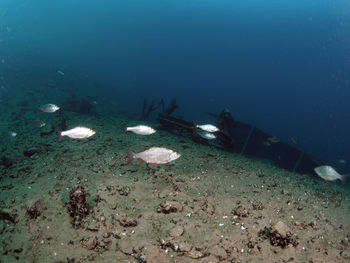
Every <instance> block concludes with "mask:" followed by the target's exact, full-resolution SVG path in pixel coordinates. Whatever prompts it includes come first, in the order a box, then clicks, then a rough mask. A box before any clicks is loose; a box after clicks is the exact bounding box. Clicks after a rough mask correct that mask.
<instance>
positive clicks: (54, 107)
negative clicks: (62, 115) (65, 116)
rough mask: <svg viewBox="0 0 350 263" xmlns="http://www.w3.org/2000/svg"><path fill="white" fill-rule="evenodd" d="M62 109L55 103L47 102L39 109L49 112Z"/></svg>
mask: <svg viewBox="0 0 350 263" xmlns="http://www.w3.org/2000/svg"><path fill="white" fill-rule="evenodd" d="M59 109H60V107H58V106H57V105H55V104H50V103H49V104H45V105H43V106H41V107H39V110H41V111H43V112H47V113H52V112H55V111H58V110H59Z"/></svg>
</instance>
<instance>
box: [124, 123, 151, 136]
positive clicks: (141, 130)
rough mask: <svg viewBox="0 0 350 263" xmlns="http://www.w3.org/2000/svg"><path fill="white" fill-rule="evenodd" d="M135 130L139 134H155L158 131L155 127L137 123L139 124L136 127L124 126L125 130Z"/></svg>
mask: <svg viewBox="0 0 350 263" xmlns="http://www.w3.org/2000/svg"><path fill="white" fill-rule="evenodd" d="M128 131H130V132H133V133H136V134H139V135H150V134H153V133H155V132H156V130H155V129H153V128H151V127H149V126H146V125H137V126H134V127H125V128H124V132H128Z"/></svg>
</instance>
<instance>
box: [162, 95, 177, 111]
mask: <svg viewBox="0 0 350 263" xmlns="http://www.w3.org/2000/svg"><path fill="white" fill-rule="evenodd" d="M177 108H179V105H177V104H176V98H173V99H172V100H171V101H170V104H169V106H168V107H167V108H166V110H165V111H163V112H164V113H166V114H168V115H170V114H172V113H173V112H174V110H176V109H177Z"/></svg>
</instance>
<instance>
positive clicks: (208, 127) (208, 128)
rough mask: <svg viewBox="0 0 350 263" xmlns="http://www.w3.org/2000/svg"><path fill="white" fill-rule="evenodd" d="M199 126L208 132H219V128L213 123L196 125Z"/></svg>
mask: <svg viewBox="0 0 350 263" xmlns="http://www.w3.org/2000/svg"><path fill="white" fill-rule="evenodd" d="M196 127H197V128H199V129H201V130H203V131H207V132H217V131H219V129H218V128H217V127H216V126H214V125H212V124H204V125H196Z"/></svg>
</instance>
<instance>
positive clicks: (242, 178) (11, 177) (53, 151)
mask: <svg viewBox="0 0 350 263" xmlns="http://www.w3.org/2000/svg"><path fill="white" fill-rule="evenodd" d="M66 115H67V114H66ZM42 116H44V115H42ZM67 116H68V120H67V126H68V127H74V126H78V125H83V126H87V127H90V128H92V129H94V130H95V131H96V132H97V133H96V135H94V136H93V137H91V138H89V139H86V140H68V139H62V140H61V141H57V138H56V135H55V134H51V135H48V136H42V137H40V135H39V133H40V132H41V131H43V129H44V130H45V129H50V123H49V124H47V126H45V127H43V128H41V129H39V128H33V127H31V126H30V125H27V124H25V121H23V119H25V118H28V119H30V118H34V113H33V112H30V111H28V112H27V111H24V112H22V115H21V116H20V117H18V116H17V117H16V118H17V121H16V125H15V127H16V128H17V131H18V135H17V137H15V138H13V139H11V140H7V139H6V140H5V139H3V140H2V145H1V150H2V152H1V156H0V157H1V158H2V159H1V164H2V165H1V166H0V172H1V178H0V188H1V192H0V208H1V215H0V262H1V263H5V262H6V263H7V262H56V263H58V262H158V263H162V262H164V263H165V262H195V263H196V262H310V263H311V262H350V220H349V218H350V191H349V190H348V189H345V188H344V187H343V186H342V185H341V184H335V183H327V182H325V181H323V180H321V179H320V178H316V177H310V176H309V175H301V174H295V173H291V172H289V171H286V170H283V169H280V168H278V167H276V166H274V165H273V164H272V163H270V162H268V161H264V160H257V159H252V158H248V157H244V156H241V155H238V154H232V153H227V152H224V151H221V150H218V149H215V148H212V147H209V146H203V145H198V144H195V143H193V142H192V141H191V140H189V139H186V138H181V137H176V136H174V135H171V134H169V133H167V132H166V131H158V132H157V133H155V134H153V135H151V136H148V137H145V136H138V135H135V134H131V133H127V134H123V133H122V126H123V125H128V126H131V125H134V124H137V122H135V121H130V120H126V119H122V118H121V117H120V116H119V117H118V116H108V117H106V116H88V115H78V114H74V113H70V114H69V115H67ZM44 117H45V118H46V121H48V122H51V124H54V125H56V126H58V125H59V121H60V117H59V114H56V113H54V114H53V115H50V117H48V115H45V116H44ZM13 118H14V117H13V115H8V117H4V120H5V122H4V123H6V121H7V122H11V121H13ZM147 146H161V147H167V148H170V149H173V150H175V151H177V152H179V153H181V154H182V156H181V157H180V158H179V159H178V160H176V161H174V162H172V163H169V164H165V165H155V166H152V165H150V166H148V165H146V164H139V162H138V161H137V160H135V161H134V162H133V163H132V164H131V165H128V166H127V165H125V164H126V162H127V154H126V150H127V149H130V150H132V151H135V152H139V151H142V150H143V149H144V148H145V147H147ZM4 157H6V158H4ZM77 185H78V186H81V187H82V188H81V189H82V191H83V194H85V197H86V203H87V204H86V209H87V210H86V215H85V217H84V216H81V217H79V218H78V219H77V218H76V216H75V218H74V213H73V214H72V200H71V195H72V191H73V192H74V190H72V189H73V188H74V187H75V186H77ZM73 212H74V211H73ZM73 223H75V224H73Z"/></svg>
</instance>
